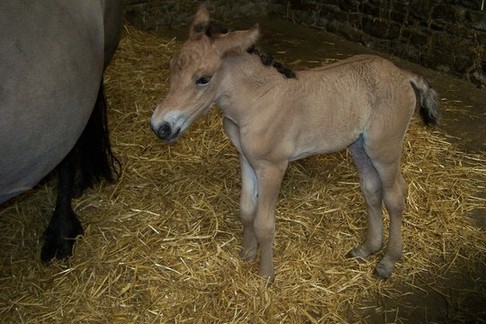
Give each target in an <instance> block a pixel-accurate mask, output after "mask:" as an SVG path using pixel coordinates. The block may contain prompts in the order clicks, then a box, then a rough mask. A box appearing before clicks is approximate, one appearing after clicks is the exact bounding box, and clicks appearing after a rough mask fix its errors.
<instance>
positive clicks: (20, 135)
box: [0, 0, 103, 203]
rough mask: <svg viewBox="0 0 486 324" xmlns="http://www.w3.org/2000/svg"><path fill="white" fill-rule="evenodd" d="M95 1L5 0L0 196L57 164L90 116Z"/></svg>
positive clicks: (99, 65) (96, 59) (97, 22)
mask: <svg viewBox="0 0 486 324" xmlns="http://www.w3.org/2000/svg"><path fill="white" fill-rule="evenodd" d="M95 5H97V6H99V3H98V4H97V2H96V1H92V2H88V1H86V2H79V5H75V4H72V3H71V4H70V5H61V4H60V3H55V2H35V1H34V2H27V4H25V3H22V2H21V1H18V0H15V1H7V2H2V12H1V13H0V52H1V53H2V61H1V62H0V70H1V71H2V73H1V74H0V85H1V88H0V112H1V113H0V115H1V118H0V203H1V202H2V201H3V200H7V199H9V198H11V197H12V196H13V195H16V194H19V193H21V192H22V191H25V190H28V189H29V188H31V187H33V186H34V185H36V184H37V183H38V182H39V181H40V180H41V179H42V178H43V177H44V176H46V175H47V174H48V173H49V172H50V171H51V170H52V169H53V168H54V167H55V166H56V165H57V164H59V162H60V161H61V160H62V159H63V158H64V157H65V156H66V155H67V153H68V152H69V151H70V150H71V148H72V147H73V146H74V144H75V143H76V141H77V139H78V138H79V136H80V134H81V133H82V131H83V129H84V127H85V125H86V123H87V121H88V118H89V116H90V114H91V112H92V109H93V107H94V104H95V101H96V96H97V93H98V88H99V85H100V82H101V77H102V72H103V28H102V15H101V12H100V10H99V8H97V7H94V6H95Z"/></svg>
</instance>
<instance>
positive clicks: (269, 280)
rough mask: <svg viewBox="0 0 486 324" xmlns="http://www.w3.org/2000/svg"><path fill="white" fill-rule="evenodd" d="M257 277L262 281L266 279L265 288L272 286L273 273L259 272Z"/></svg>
mask: <svg viewBox="0 0 486 324" xmlns="http://www.w3.org/2000/svg"><path fill="white" fill-rule="evenodd" d="M258 275H259V276H260V277H263V278H264V279H266V282H265V287H266V288H269V287H270V286H271V285H272V284H273V282H274V281H275V272H273V271H271V272H270V273H267V272H266V271H262V270H260V271H259V273H258Z"/></svg>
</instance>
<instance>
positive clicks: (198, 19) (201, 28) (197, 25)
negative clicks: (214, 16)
mask: <svg viewBox="0 0 486 324" xmlns="http://www.w3.org/2000/svg"><path fill="white" fill-rule="evenodd" d="M208 26H209V11H208V8H206V6H205V5H201V6H200V7H199V9H198V10H197V12H196V14H195V15H194V18H193V19H192V23H191V28H190V30H189V39H192V40H196V39H199V38H200V37H201V36H202V35H204V34H205V33H206V30H207V29H208Z"/></svg>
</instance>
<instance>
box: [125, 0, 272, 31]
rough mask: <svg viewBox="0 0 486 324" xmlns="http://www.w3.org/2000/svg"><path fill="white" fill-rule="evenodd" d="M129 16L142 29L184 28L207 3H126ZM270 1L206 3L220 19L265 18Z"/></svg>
mask: <svg viewBox="0 0 486 324" xmlns="http://www.w3.org/2000/svg"><path fill="white" fill-rule="evenodd" d="M124 1H125V17H126V19H127V20H128V21H129V22H130V23H131V24H133V25H135V26H137V27H139V28H142V29H155V28H158V27H162V26H163V27H167V26H169V27H180V26H184V25H186V24H188V22H189V21H190V19H191V17H192V15H193V14H194V12H195V11H196V9H197V8H198V6H199V5H200V4H201V3H203V1H200V0H124ZM269 2H270V0H251V1H248V0H208V1H204V3H205V4H206V5H207V6H208V8H209V9H210V10H211V15H212V16H213V17H214V18H215V19H217V20H222V21H224V20H231V19H232V18H237V17H243V16H265V15H267V14H268V11H267V8H268V3H269Z"/></svg>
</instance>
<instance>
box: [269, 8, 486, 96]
mask: <svg viewBox="0 0 486 324" xmlns="http://www.w3.org/2000/svg"><path fill="white" fill-rule="evenodd" d="M482 6H485V4H484V1H483V0H462V1H454V0H435V1H434V0H364V1H357V0H318V1H315V0H274V1H273V10H274V11H276V12H278V13H279V14H280V15H284V16H286V17H288V18H289V19H291V20H293V21H295V22H298V23H301V24H305V25H309V26H313V27H317V28H321V29H324V30H326V31H328V32H331V33H334V34H338V35H341V36H343V37H345V38H347V39H349V40H352V41H356V42H359V43H362V44H364V45H366V46H368V47H370V48H374V49H377V50H379V51H383V52H387V53H391V54H393V55H396V56H398V57H403V58H405V59H408V60H410V61H414V62H417V63H420V64H422V65H424V66H426V67H430V68H433V69H436V70H441V71H444V72H448V73H451V74H453V75H456V76H459V77H463V78H466V79H468V80H469V81H471V82H473V83H474V84H476V85H478V86H481V87H486V72H485V68H486V53H485V44H486V13H485V11H482V10H481V9H482ZM485 9H486V8H485Z"/></svg>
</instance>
